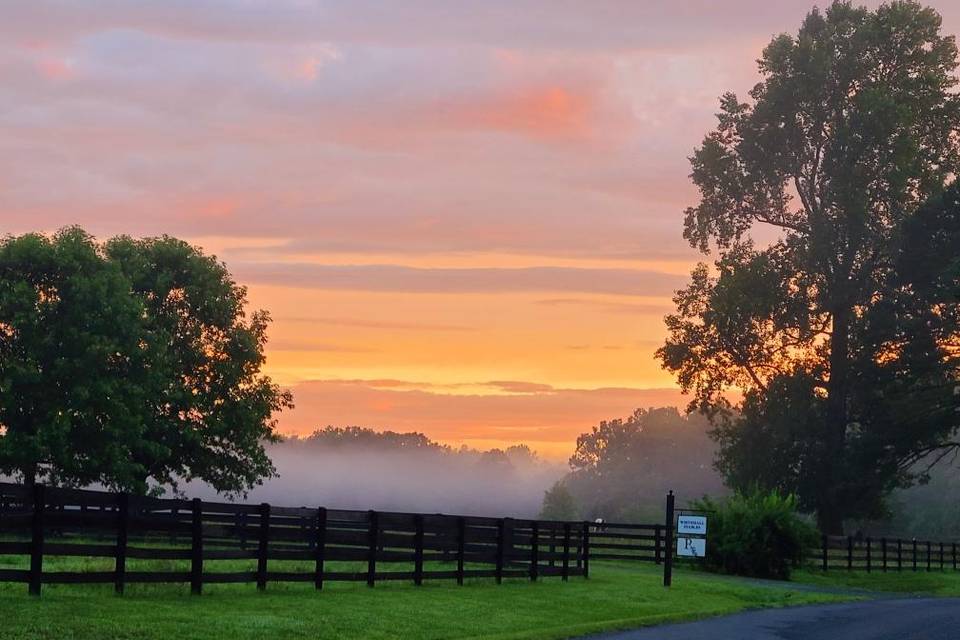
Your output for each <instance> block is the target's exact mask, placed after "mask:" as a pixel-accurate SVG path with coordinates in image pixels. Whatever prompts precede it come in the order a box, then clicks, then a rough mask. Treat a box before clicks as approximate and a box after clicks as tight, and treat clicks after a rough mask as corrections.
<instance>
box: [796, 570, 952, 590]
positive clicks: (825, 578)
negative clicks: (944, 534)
mask: <svg viewBox="0 0 960 640" xmlns="http://www.w3.org/2000/svg"><path fill="white" fill-rule="evenodd" d="M792 580H793V581H795V582H806V583H808V584H816V585H822V586H831V587H853V588H856V589H869V590H871V591H890V592H896V593H915V594H924V595H935V596H960V571H953V570H952V569H948V570H946V571H940V570H939V569H935V570H934V571H929V572H928V571H926V570H922V571H917V572H913V571H901V572H897V571H887V572H886V573H884V572H883V571H871V572H870V573H867V572H866V571H850V572H848V571H844V570H842V569H838V570H834V571H830V572H828V573H823V572H820V571H811V570H804V571H797V572H795V573H794V574H793V576H792Z"/></svg>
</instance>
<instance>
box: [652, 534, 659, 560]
mask: <svg viewBox="0 0 960 640" xmlns="http://www.w3.org/2000/svg"><path fill="white" fill-rule="evenodd" d="M653 563H654V564H660V525H658V524H657V525H654V526H653Z"/></svg>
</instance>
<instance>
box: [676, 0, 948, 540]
mask: <svg viewBox="0 0 960 640" xmlns="http://www.w3.org/2000/svg"><path fill="white" fill-rule="evenodd" d="M956 67H957V50H956V47H955V44H954V39H953V37H945V36H942V35H941V34H940V16H939V15H938V14H937V13H936V12H935V11H933V10H932V9H928V8H924V7H922V6H920V5H919V4H917V3H915V2H893V3H890V4H883V5H881V6H880V7H879V8H878V9H877V10H876V11H870V10H868V9H866V8H860V7H855V6H853V5H852V4H850V3H849V2H834V3H833V4H832V5H831V6H830V7H829V9H828V10H827V11H826V12H825V13H821V12H820V11H817V10H814V11H813V12H811V13H810V14H809V15H808V16H807V18H806V20H805V21H804V22H803V25H802V27H801V28H800V31H799V33H798V34H797V36H796V37H791V36H789V35H781V36H778V37H776V38H774V39H773V40H772V42H771V43H770V44H769V45H768V46H767V47H766V49H764V51H763V55H762V57H761V59H760V61H759V68H760V72H761V74H762V76H763V78H762V81H761V82H760V83H759V84H757V85H756V87H754V89H753V90H752V91H751V92H750V101H749V102H741V101H740V100H738V99H737V97H736V96H735V95H734V94H732V93H728V94H726V95H724V97H723V99H722V100H721V105H720V113H719V115H718V119H719V126H718V127H717V129H716V130H715V131H713V132H712V133H710V134H709V135H708V136H707V137H706V139H705V140H704V142H703V144H702V146H701V147H700V148H698V149H697V150H696V152H695V154H694V156H693V158H692V165H693V174H692V178H693V181H694V183H695V184H696V185H697V186H698V187H699V190H700V196H701V199H700V203H699V204H698V205H697V206H695V207H691V208H690V209H688V210H687V212H686V223H685V231H684V236H685V237H686V238H687V239H688V240H689V241H690V243H691V244H692V245H693V246H695V247H698V248H699V249H700V250H701V251H703V252H704V253H707V252H709V250H710V249H711V248H714V249H715V250H716V251H717V253H718V257H717V259H716V261H715V263H714V269H713V270H711V269H709V268H708V267H707V266H706V265H703V264H701V265H699V266H698V267H697V268H696V269H695V270H694V271H693V277H692V281H691V283H690V285H689V287H687V288H686V289H684V290H681V291H679V292H678V293H677V295H676V298H675V302H676V306H677V313H676V314H674V315H671V316H669V317H668V318H667V328H668V330H669V337H668V339H667V341H666V344H665V345H664V346H663V347H662V348H661V349H660V350H659V351H658V356H659V357H660V359H661V360H662V361H663V364H664V366H665V367H666V368H668V369H669V370H671V371H673V372H675V373H676V375H677V378H678V380H679V382H680V384H681V386H682V387H683V389H684V390H685V391H692V392H693V393H694V395H695V399H694V401H693V405H694V406H696V407H698V408H700V409H703V410H705V411H707V412H709V413H710V415H711V416H712V417H713V418H714V419H715V420H716V421H717V423H718V425H719V429H718V436H719V442H720V444H721V455H720V459H719V464H720V468H721V469H722V470H723V471H724V473H725V475H726V477H727V479H728V480H729V482H730V483H731V484H732V485H733V486H734V487H737V488H742V489H747V488H749V487H750V486H751V485H754V484H759V485H760V486H762V487H767V488H772V489H781V490H782V491H784V492H787V493H797V494H798V495H799V497H800V500H801V505H802V507H803V508H805V509H808V510H812V511H815V512H816V513H817V517H818V521H819V524H820V526H821V528H822V529H823V530H825V531H829V532H837V531H840V530H841V529H842V519H843V517H844V516H863V515H869V514H876V513H878V512H879V511H881V510H882V508H883V498H884V496H885V495H886V494H887V493H888V492H889V491H890V490H891V489H892V488H894V487H896V486H901V485H904V484H909V483H910V482H911V481H913V480H914V479H915V476H916V474H915V472H914V471H912V469H914V467H913V466H912V465H913V463H914V462H915V461H916V460H917V459H918V457H922V456H924V455H927V454H929V453H931V452H934V451H939V450H944V449H949V448H950V447H953V446H955V445H954V444H953V443H952V442H949V441H948V440H946V438H948V437H949V435H950V434H951V433H953V432H954V430H955V429H956V427H957V424H958V423H957V418H958V416H957V413H956V408H957V396H955V395H954V389H955V386H956V380H957V357H956V356H957V355H958V347H960V342H958V340H957V335H958V334H957V329H958V325H957V298H956V293H957V289H956V282H957V280H956V276H957V273H956V263H955V256H956V255H957V254H956V247H955V246H954V245H952V244H951V242H952V240H949V239H946V238H942V243H943V246H942V247H939V246H938V247H937V250H936V251H934V250H933V248H934V247H926V248H925V247H924V242H925V240H923V238H930V237H932V238H934V239H935V240H936V239H937V238H939V237H940V236H950V233H952V232H950V233H948V232H947V231H945V229H946V228H947V227H951V228H955V225H956V219H955V216H956V210H955V209H952V208H951V207H953V203H954V200H955V198H956V193H955V192H954V193H953V194H952V195H950V196H949V198H948V201H944V200H940V199H939V198H940V196H941V194H942V193H943V191H944V188H945V184H946V182H947V181H948V180H949V179H950V178H951V177H952V176H954V175H956V172H957V169H958V160H960V153H958V143H960V98H958V96H957V93H956V91H955V87H956V85H957V80H956V78H955V77H954V75H953V73H954V71H955V69H956ZM929 198H934V201H933V203H932V204H931V205H930V206H931V207H932V208H931V209H929V210H928V211H927V212H926V213H922V214H920V215H918V214H917V211H918V208H919V207H920V206H921V204H922V203H924V202H925V201H926V200H928V199H929ZM935 211H940V214H937V213H934V212H935ZM764 228H765V229H764ZM950 237H952V236H950ZM950 251H952V252H950ZM731 390H734V391H737V392H741V393H742V398H743V399H742V403H740V404H739V406H737V407H736V408H737V409H739V411H737V412H731V411H730V409H731V408H733V407H732V406H731V404H730V403H729V402H728V401H727V400H725V395H726V392H728V391H731Z"/></svg>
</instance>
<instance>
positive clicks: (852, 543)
mask: <svg viewBox="0 0 960 640" xmlns="http://www.w3.org/2000/svg"><path fill="white" fill-rule="evenodd" d="M809 555H810V556H811V558H810V561H811V564H812V565H813V566H816V567H818V568H819V569H820V570H821V571H830V570H844V569H845V570H847V571H867V572H871V571H881V572H883V571H933V570H940V571H945V570H947V569H951V570H953V571H956V570H957V560H958V557H957V543H956V542H941V541H931V540H917V539H916V538H910V539H903V538H886V537H884V538H876V539H874V538H871V537H863V536H856V537H854V536H846V537H844V536H823V537H822V539H821V543H820V548H819V549H815V550H811V553H810V554H809Z"/></svg>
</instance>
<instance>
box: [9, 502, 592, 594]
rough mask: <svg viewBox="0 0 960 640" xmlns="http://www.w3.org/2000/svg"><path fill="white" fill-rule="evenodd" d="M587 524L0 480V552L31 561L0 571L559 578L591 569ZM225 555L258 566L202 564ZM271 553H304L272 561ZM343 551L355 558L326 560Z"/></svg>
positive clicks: (177, 579)
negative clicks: (87, 563) (75, 566)
mask: <svg viewBox="0 0 960 640" xmlns="http://www.w3.org/2000/svg"><path fill="white" fill-rule="evenodd" d="M590 529H591V524H590V523H587V522H561V521H546V520H527V519H514V518H488V517H475V516H455V515H441V514H420V513H396V512H385V511H351V510H339V509H326V508H323V507H319V508H306V507H295V508H291V507H279V506H274V505H270V504H267V503H262V504H259V505H250V504H232V503H219V502H208V501H202V500H200V499H198V498H195V499H193V500H180V499H160V498H150V497H143V496H133V495H129V494H126V493H109V492H103V491H89V490H78V489H63V488H55V487H45V486H43V485H35V486H33V487H26V486H23V485H18V484H6V483H0V536H2V537H0V556H22V557H23V560H24V562H25V561H26V558H29V568H0V582H25V583H27V584H28V589H29V592H30V593H31V594H35V595H39V593H40V590H41V585H43V584H53V583H61V584H71V583H74V584H76V583H113V584H114V585H115V588H116V591H117V592H118V593H123V591H124V587H125V585H126V584H128V583H161V582H170V583H189V584H190V586H191V591H192V592H193V593H200V592H201V590H202V588H203V585H204V584H214V583H242V582H255V583H256V584H257V587H258V588H260V589H264V588H266V585H267V583H268V582H312V583H314V585H315V587H316V588H317V589H321V588H322V587H323V584H324V582H326V581H360V582H366V583H367V584H368V585H370V586H373V585H374V584H375V583H376V582H379V581H384V580H410V581H412V582H413V583H414V584H417V585H420V584H422V582H423V580H427V579H430V580H437V579H446V580H456V581H457V583H458V584H463V581H464V579H466V578H494V579H495V580H496V581H497V582H498V583H499V582H500V581H501V580H502V579H503V578H528V579H530V580H537V579H538V578H541V577H549V576H558V577H560V578H562V579H563V580H566V579H567V578H568V577H569V576H584V577H586V576H588V575H589V562H590V558H591V550H590V545H591V540H590V538H591V532H590ZM56 556H73V557H87V558H112V559H113V569H112V570H109V571H44V566H43V565H44V559H45V558H50V557H56ZM128 560H179V561H184V564H186V562H187V561H188V562H189V570H181V571H171V570H157V569H153V568H151V569H150V570H129V569H128V567H127V561H128ZM223 560H249V561H255V562H256V565H255V567H256V568H255V570H249V571H235V570H234V571H211V569H213V568H215V565H216V562H217V561H223ZM271 561H301V565H300V566H298V567H297V568H298V569H299V570H297V571H285V570H284V571H281V570H272V569H271V567H270V562H271ZM303 561H305V562H306V563H307V564H308V566H309V567H310V570H307V571H305V570H303V565H302V562H303ZM344 562H346V563H351V564H352V565H353V566H348V567H347V568H353V569H354V570H352V571H349V570H342V569H343V568H344V567H342V566H340V567H337V566H333V567H331V566H330V565H328V564H327V563H344ZM358 563H359V565H360V567H361V570H359V571H357V570H356V565H357V564H358ZM426 563H431V565H430V566H425V564H426ZM437 563H443V564H440V566H437ZM403 564H405V565H406V566H405V567H401V568H402V569H403V570H390V569H391V568H396V567H397V566H399V565H403ZM251 565H252V562H251ZM8 566H9V565H8ZM251 568H252V567H251Z"/></svg>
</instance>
